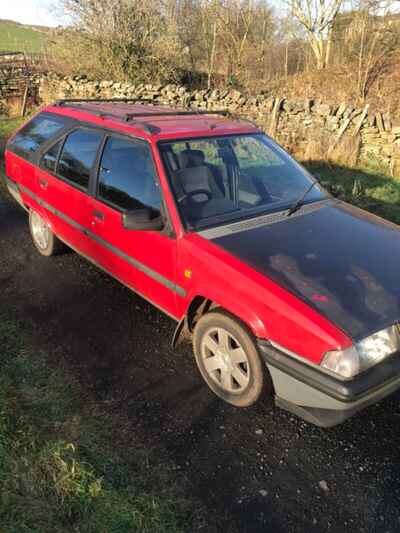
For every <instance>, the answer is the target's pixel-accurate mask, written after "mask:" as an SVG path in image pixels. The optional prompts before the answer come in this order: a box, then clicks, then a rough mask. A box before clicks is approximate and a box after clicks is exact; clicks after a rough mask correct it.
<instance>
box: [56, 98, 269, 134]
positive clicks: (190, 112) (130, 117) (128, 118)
mask: <svg viewBox="0 0 400 533" xmlns="http://www.w3.org/2000/svg"><path fill="white" fill-rule="evenodd" d="M86 103H88V104H102V103H132V104H133V103H142V104H152V105H154V106H156V107H161V106H163V105H165V106H167V107H169V108H170V109H167V110H165V111H160V110H159V109H155V110H154V112H152V111H151V110H149V108H147V109H146V112H144V111H142V110H140V111H138V112H134V111H133V112H132V113H129V112H128V113H125V114H124V115H116V114H113V113H112V112H108V111H101V110H96V109H93V107H85V105H81V104H86ZM54 105H55V106H56V107H64V106H65V107H72V108H75V109H79V110H81V111H87V112H88V113H91V114H93V115H96V116H98V117H100V118H104V119H106V118H109V119H113V120H118V121H123V122H131V123H133V124H136V125H137V126H139V127H141V128H143V129H144V130H145V131H146V132H147V133H150V134H151V133H156V132H158V131H159V128H157V127H156V126H154V125H152V124H149V123H148V121H146V120H137V119H138V118H139V119H146V118H148V119H151V118H154V117H168V116H169V117H175V116H198V115H219V116H224V117H231V118H233V119H236V120H243V121H245V122H248V123H249V124H251V125H253V126H255V127H256V128H259V126H258V125H257V124H255V123H254V122H252V121H251V120H248V119H246V118H244V117H241V116H240V115H237V114H235V113H232V112H231V111H229V110H228V109H218V110H211V109H196V108H190V109H182V108H178V109H177V110H176V111H171V108H172V109H173V104H172V105H171V104H167V103H164V102H157V101H154V100H152V99H150V98H65V99H62V100H57V101H56V102H55V103H54ZM214 127H215V126H214Z"/></svg>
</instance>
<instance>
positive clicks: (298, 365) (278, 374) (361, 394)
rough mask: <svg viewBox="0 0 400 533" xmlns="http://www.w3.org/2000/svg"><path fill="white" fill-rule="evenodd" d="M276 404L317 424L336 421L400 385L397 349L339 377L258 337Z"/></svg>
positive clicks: (382, 396) (324, 425)
mask: <svg viewBox="0 0 400 533" xmlns="http://www.w3.org/2000/svg"><path fill="white" fill-rule="evenodd" d="M258 348H259V351H260V354H261V356H262V357H263V359H264V361H265V363H266V365H267V367H268V370H269V372H270V374H271V377H272V382H273V385H274V389H275V394H276V403H277V405H279V406H280V407H283V408H284V409H287V410H288V411H291V412H293V413H295V414H297V415H298V416H300V417H302V418H304V419H305V420H307V421H308V422H311V423H313V424H315V425H317V426H321V427H331V426H335V425H337V424H340V423H341V422H343V421H344V420H346V419H347V418H350V417H351V416H353V415H354V414H355V413H357V412H358V411H360V410H361V409H364V408H365V407H367V406H368V405H372V404H374V403H376V402H378V401H379V400H382V399H383V398H385V397H386V396H388V395H389V394H391V393H393V392H394V391H396V390H397V389H399V388H400V352H399V353H396V354H393V355H392V356H391V357H389V358H388V359H386V360H385V361H382V362H381V363H379V364H378V365H376V366H375V367H373V368H371V369H370V370H368V371H366V372H364V373H362V374H360V375H359V376H357V377H356V378H354V379H351V380H346V381H343V380H340V379H336V378H335V377H334V376H332V375H330V374H327V373H325V372H323V371H322V370H321V369H320V368H319V367H316V366H313V365H310V364H307V363H304V362H302V361H301V360H299V359H296V358H294V357H293V356H291V355H288V354H287V353H285V352H283V351H281V350H279V349H277V347H276V346H272V344H270V343H269V342H268V341H264V340H259V341H258Z"/></svg>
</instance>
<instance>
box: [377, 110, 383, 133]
mask: <svg viewBox="0 0 400 533" xmlns="http://www.w3.org/2000/svg"><path fill="white" fill-rule="evenodd" d="M375 120H376V125H377V126H378V130H379V131H380V132H382V131H385V126H384V124H383V118H382V115H381V114H380V113H375Z"/></svg>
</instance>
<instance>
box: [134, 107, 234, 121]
mask: <svg viewBox="0 0 400 533" xmlns="http://www.w3.org/2000/svg"><path fill="white" fill-rule="evenodd" d="M228 114H229V112H228V111H226V110H224V109H221V110H219V111H203V110H201V111H200V110H199V111H155V112H154V113H153V112H152V111H149V112H147V113H142V112H141V113H127V115H126V119H127V120H132V119H135V118H138V117H141V118H146V117H148V118H153V117H176V116H180V117H182V116H197V115H220V116H227V115H228Z"/></svg>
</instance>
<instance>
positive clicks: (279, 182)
mask: <svg viewBox="0 0 400 533" xmlns="http://www.w3.org/2000/svg"><path fill="white" fill-rule="evenodd" d="M160 148H161V152H162V156H163V160H164V164H165V166H166V168H167V172H168V175H169V178H170V182H171V186H172V189H173V192H174V195H175V199H176V202H177V205H178V208H179V211H180V213H181V216H182V218H183V220H184V222H185V224H186V226H187V227H189V228H192V229H200V228H205V227H209V226H215V225H219V224H226V223H229V222H233V221H237V220H241V219H246V218H250V217H253V216H258V215H261V214H265V213H270V212H274V211H281V210H284V209H287V208H289V207H290V206H291V205H292V204H293V203H294V202H296V200H297V199H298V198H299V197H300V196H301V195H302V193H303V192H304V191H305V190H307V188H308V187H309V186H310V185H311V184H312V179H311V177H310V176H309V175H308V174H307V172H306V171H305V170H304V169H303V168H302V167H301V166H300V165H299V164H298V163H296V162H295V161H294V160H293V159H292V158H291V157H290V156H289V155H288V154H287V153H286V152H285V151H284V150H282V149H281V148H280V147H279V146H277V145H276V144H275V143H274V142H273V141H271V140H270V139H268V138H267V137H266V136H265V135H262V134H257V135H237V136H226V137H211V138H200V139H193V140H185V141H171V142H163V143H162V144H161V145H160ZM325 196H326V193H325V192H324V191H323V190H322V189H321V187H319V185H316V186H315V187H313V188H312V190H311V191H310V192H309V193H308V194H307V196H306V197H305V199H304V203H309V202H315V201H317V200H321V199H323V198H325Z"/></svg>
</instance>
